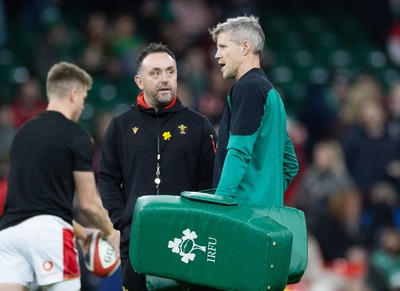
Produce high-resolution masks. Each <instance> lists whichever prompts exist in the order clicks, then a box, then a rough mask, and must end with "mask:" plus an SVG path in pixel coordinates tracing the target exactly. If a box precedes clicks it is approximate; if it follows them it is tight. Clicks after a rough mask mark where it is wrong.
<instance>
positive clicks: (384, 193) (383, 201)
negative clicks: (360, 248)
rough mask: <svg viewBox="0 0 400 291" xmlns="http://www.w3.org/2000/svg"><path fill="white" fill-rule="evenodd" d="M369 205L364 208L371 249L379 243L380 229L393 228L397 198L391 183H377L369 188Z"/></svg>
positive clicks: (397, 203) (397, 204)
mask: <svg viewBox="0 0 400 291" xmlns="http://www.w3.org/2000/svg"><path fill="white" fill-rule="evenodd" d="M369 201H370V204H369V205H368V206H367V207H366V208H365V214H364V215H365V218H366V221H365V224H366V225H367V228H368V232H367V235H368V236H369V237H368V240H369V241H370V246H371V248H375V247H376V246H377V244H378V243H379V237H380V233H381V231H382V229H384V228H386V227H395V226H396V218H395V212H396V210H397V208H398V206H399V197H398V194H397V192H396V188H395V187H394V185H393V184H392V183H389V182H387V181H379V182H377V183H375V184H374V185H373V186H372V187H371V193H370V198H369Z"/></svg>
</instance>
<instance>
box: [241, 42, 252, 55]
mask: <svg viewBox="0 0 400 291" xmlns="http://www.w3.org/2000/svg"><path fill="white" fill-rule="evenodd" d="M249 53H251V42H250V41H249V40H245V41H244V42H243V55H248V54H249Z"/></svg>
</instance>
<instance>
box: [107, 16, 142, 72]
mask: <svg viewBox="0 0 400 291" xmlns="http://www.w3.org/2000/svg"><path fill="white" fill-rule="evenodd" d="M112 27H113V29H112V31H113V32H112V36H111V50H112V53H113V54H114V55H115V56H117V57H118V58H119V60H120V62H121V67H122V71H123V74H126V75H128V76H130V77H132V78H133V76H134V75H135V73H136V69H135V66H134V64H135V62H136V57H137V54H138V52H139V51H140V50H141V49H142V47H143V46H144V44H145V43H144V41H143V40H142V39H141V38H140V37H139V35H138V34H137V32H136V19H135V17H134V16H133V15H131V14H125V13H124V14H119V15H117V17H116V19H115V20H114V22H113V26H112Z"/></svg>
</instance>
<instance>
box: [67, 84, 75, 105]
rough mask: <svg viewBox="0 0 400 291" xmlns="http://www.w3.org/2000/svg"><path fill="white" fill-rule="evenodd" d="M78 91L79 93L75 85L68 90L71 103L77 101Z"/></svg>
mask: <svg viewBox="0 0 400 291" xmlns="http://www.w3.org/2000/svg"><path fill="white" fill-rule="evenodd" d="M76 93H77V89H76V88H75V87H72V88H71V89H69V90H68V100H69V101H70V102H71V103H74V102H75V98H76Z"/></svg>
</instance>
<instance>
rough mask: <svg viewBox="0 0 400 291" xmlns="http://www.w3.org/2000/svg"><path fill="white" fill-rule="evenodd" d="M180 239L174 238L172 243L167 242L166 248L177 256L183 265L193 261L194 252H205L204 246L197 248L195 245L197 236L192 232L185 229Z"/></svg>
mask: <svg viewBox="0 0 400 291" xmlns="http://www.w3.org/2000/svg"><path fill="white" fill-rule="evenodd" d="M182 233H183V236H182V238H181V239H180V238H174V240H173V241H171V240H170V241H169V242H168V248H170V249H171V251H172V252H173V253H176V254H179V255H180V256H181V257H182V258H181V261H182V262H184V263H186V264H187V263H189V261H193V260H194V258H195V257H196V255H195V254H194V253H193V252H194V251H195V250H201V251H203V252H205V251H206V247H205V246H199V245H197V244H196V243H195V239H196V238H197V234H196V232H194V231H190V229H189V228H187V229H185V230H184V231H183V232H182Z"/></svg>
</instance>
